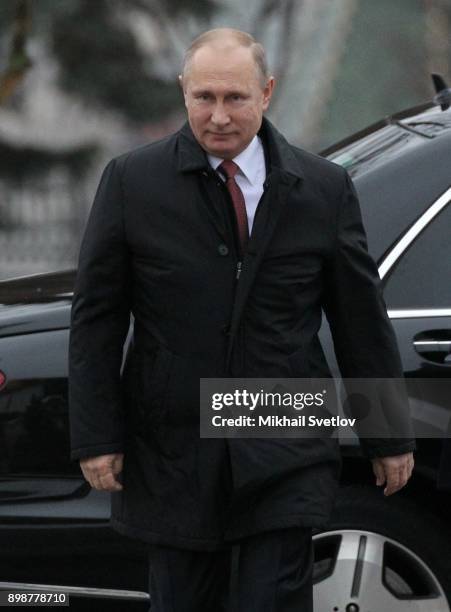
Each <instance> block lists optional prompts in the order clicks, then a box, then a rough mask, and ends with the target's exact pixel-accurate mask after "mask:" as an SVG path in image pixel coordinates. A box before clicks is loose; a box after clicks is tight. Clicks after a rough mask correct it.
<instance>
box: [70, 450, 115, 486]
mask: <svg viewBox="0 0 451 612" xmlns="http://www.w3.org/2000/svg"><path fill="white" fill-rule="evenodd" d="M123 459H124V454H123V453H113V454H111V455H99V456H98V457H88V458H86V459H80V467H81V471H82V472H83V476H84V477H85V478H86V480H87V481H88V482H89V484H90V485H91V487H92V488H93V489H97V490H98V491H121V490H122V485H121V483H120V482H119V481H118V480H117V478H116V476H117V475H118V474H120V472H122V462H123Z"/></svg>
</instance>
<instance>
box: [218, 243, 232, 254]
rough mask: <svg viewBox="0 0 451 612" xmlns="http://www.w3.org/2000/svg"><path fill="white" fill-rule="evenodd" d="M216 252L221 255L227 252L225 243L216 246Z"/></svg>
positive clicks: (227, 248)
mask: <svg viewBox="0 0 451 612" xmlns="http://www.w3.org/2000/svg"><path fill="white" fill-rule="evenodd" d="M218 253H219V254H220V255H222V256H225V255H228V254H229V247H228V246H227V245H226V244H220V245H219V246H218Z"/></svg>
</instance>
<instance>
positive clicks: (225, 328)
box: [222, 325, 230, 336]
mask: <svg viewBox="0 0 451 612" xmlns="http://www.w3.org/2000/svg"><path fill="white" fill-rule="evenodd" d="M222 333H223V334H224V336H230V325H224V326H223V328H222Z"/></svg>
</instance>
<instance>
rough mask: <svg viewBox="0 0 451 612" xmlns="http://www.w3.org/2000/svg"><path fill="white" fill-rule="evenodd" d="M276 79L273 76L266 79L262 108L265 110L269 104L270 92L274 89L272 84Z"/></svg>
mask: <svg viewBox="0 0 451 612" xmlns="http://www.w3.org/2000/svg"><path fill="white" fill-rule="evenodd" d="M275 84H276V81H275V79H274V77H273V76H270V77H269V79H268V81H267V82H266V87H265V89H264V90H263V110H266V109H267V108H268V106H269V102H270V101H271V96H272V92H273V91H274V86H275Z"/></svg>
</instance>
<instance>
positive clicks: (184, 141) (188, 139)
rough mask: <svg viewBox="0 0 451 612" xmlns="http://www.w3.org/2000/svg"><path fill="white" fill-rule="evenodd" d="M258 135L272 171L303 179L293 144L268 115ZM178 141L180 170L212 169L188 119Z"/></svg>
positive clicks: (264, 118)
mask: <svg viewBox="0 0 451 612" xmlns="http://www.w3.org/2000/svg"><path fill="white" fill-rule="evenodd" d="M258 135H259V136H260V137H261V139H262V141H263V146H264V148H265V151H266V154H267V156H268V161H269V165H268V168H270V172H271V171H273V170H275V169H278V170H280V171H281V173H282V174H289V175H292V176H295V177H296V178H301V179H302V178H303V177H304V173H303V171H302V168H301V167H300V166H301V164H300V160H299V159H298V158H297V157H295V155H294V153H293V150H292V147H291V145H290V144H289V143H288V142H287V141H286V139H285V138H284V137H283V136H282V134H281V133H280V132H279V131H278V130H277V129H276V128H275V127H274V126H273V125H272V123H271V122H270V121H269V120H268V119H266V117H263V121H262V125H261V128H260V130H259V132H258ZM177 143H178V168H179V171H180V172H194V171H196V170H208V169H210V164H209V163H208V159H207V155H206V153H205V151H204V150H203V149H202V147H201V146H200V145H199V143H198V142H197V140H196V139H195V138H194V135H193V132H192V131H191V127H190V125H189V123H188V121H187V122H186V123H185V124H184V125H183V127H182V128H181V129H180V131H179V132H178V140H177ZM268 174H269V173H268Z"/></svg>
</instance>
